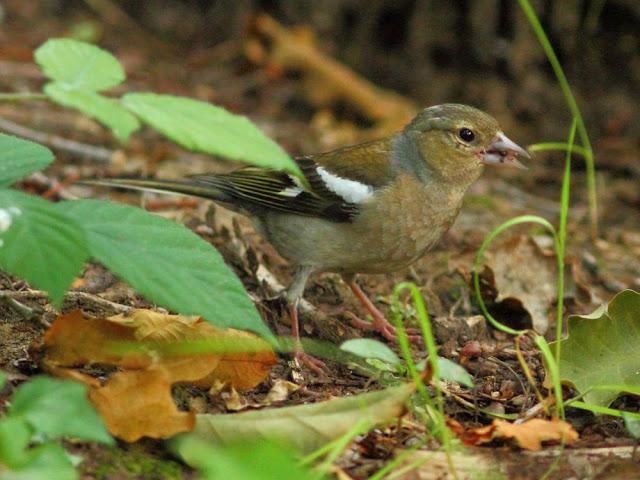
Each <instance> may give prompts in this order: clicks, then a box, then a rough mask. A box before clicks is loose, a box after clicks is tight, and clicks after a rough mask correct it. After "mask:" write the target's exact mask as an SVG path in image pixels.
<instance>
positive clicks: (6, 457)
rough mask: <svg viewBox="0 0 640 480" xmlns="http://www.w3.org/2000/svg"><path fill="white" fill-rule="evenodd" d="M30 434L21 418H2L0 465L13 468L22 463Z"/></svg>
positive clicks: (0, 425) (0, 421)
mask: <svg viewBox="0 0 640 480" xmlns="http://www.w3.org/2000/svg"><path fill="white" fill-rule="evenodd" d="M31 434H32V432H31V429H29V426H28V425H27V424H26V423H25V422H24V420H23V419H22V418H11V417H4V418H3V419H2V420H0V465H8V466H9V467H12V468H15V467H17V466H18V465H20V464H21V463H22V462H24V460H25V457H26V454H27V446H28V445H29V441H30V440H31ZM0 469H1V467H0Z"/></svg>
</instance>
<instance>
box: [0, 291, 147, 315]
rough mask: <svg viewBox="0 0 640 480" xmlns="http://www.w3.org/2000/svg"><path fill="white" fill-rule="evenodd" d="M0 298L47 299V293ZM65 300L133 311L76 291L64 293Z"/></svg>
mask: <svg viewBox="0 0 640 480" xmlns="http://www.w3.org/2000/svg"><path fill="white" fill-rule="evenodd" d="M0 297H4V298H7V299H36V300H39V299H49V295H48V294H47V292H43V291H42V290H24V291H20V292H11V291H6V290H5V291H1V292H0ZM64 298H65V300H71V301H84V302H92V303H93V304H95V305H100V306H102V307H105V308H109V309H112V310H115V311H116V312H118V313H129V312H130V311H131V310H133V309H134V308H133V307H129V306H127V305H122V304H121V303H116V302H112V301H111V300H107V299H106V298H102V297H99V296H98V295H94V294H91V293H87V292H79V291H76V290H73V291H70V292H67V293H65V295H64Z"/></svg>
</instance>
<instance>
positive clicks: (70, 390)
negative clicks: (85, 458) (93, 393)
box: [9, 377, 114, 445]
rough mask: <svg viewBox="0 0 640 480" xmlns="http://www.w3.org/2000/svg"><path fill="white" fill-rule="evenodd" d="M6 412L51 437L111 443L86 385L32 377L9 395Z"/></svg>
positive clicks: (111, 440) (35, 430)
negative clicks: (9, 402) (9, 399)
mask: <svg viewBox="0 0 640 480" xmlns="http://www.w3.org/2000/svg"><path fill="white" fill-rule="evenodd" d="M9 416H10V417H13V418H21V419H24V420H25V421H26V422H27V423H28V424H29V425H30V426H31V428H33V430H34V432H38V433H43V434H45V435H47V436H49V437H51V438H60V437H75V438H79V439H82V440H91V441H96V442H101V443H106V444H110V445H111V444H113V443H114V442H113V439H112V438H111V435H109V433H108V432H107V430H106V428H105V426H104V424H103V423H102V420H101V419H100V417H99V416H98V414H97V413H96V411H95V409H94V408H93V406H92V405H91V404H90V403H89V400H88V399H87V390H86V387H85V386H84V385H81V384H79V383H76V382H72V381H70V380H58V379H55V378H50V377H36V378H33V379H32V380H30V381H29V382H27V383H25V384H23V385H21V386H20V387H19V388H18V389H17V390H16V393H15V394H14V395H13V397H12V400H11V406H10V408H9Z"/></svg>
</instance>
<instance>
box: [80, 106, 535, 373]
mask: <svg viewBox="0 0 640 480" xmlns="http://www.w3.org/2000/svg"><path fill="white" fill-rule="evenodd" d="M518 156H521V157H526V158H530V157H529V155H528V153H527V152H526V151H525V150H524V149H523V148H522V147H520V146H518V145H517V144H515V143H514V142H513V141H511V140H509V138H507V137H506V136H505V134H504V133H502V131H501V130H500V128H499V126H498V123H497V121H496V120H495V119H494V118H492V117H491V116H489V115H487V114H486V113H484V112H482V111H480V110H477V109H475V108H473V107H470V106H467V105H459V104H444V105H437V106H433V107H429V108H426V109H424V110H422V111H421V112H420V113H419V114H418V115H417V116H416V117H415V118H414V119H413V120H412V121H411V123H409V124H408V125H407V126H406V127H405V128H404V130H403V131H402V132H399V133H397V134H396V135H393V136H391V137H389V138H384V139H381V140H375V141H372V142H367V143H363V144H359V145H353V146H349V147H344V148H340V149H337V150H333V151H331V152H326V153H321V154H319V155H310V156H305V157H301V158H297V159H296V161H297V163H298V165H299V166H300V169H301V171H302V173H303V174H304V177H305V180H306V182H302V181H301V180H300V179H299V178H296V177H294V176H292V175H289V174H287V173H284V172H280V171H275V170H268V169H263V168H256V167H245V168H240V169H238V170H236V171H234V172H231V173H228V174H203V175H195V176H192V177H189V178H187V179H185V180H176V181H174V180H154V179H139V180H138V179H104V180H97V181H94V182H91V183H97V184H102V185H108V186H117V187H124V188H132V189H142V190H155V191H162V192H173V193H179V194H186V195H192V196H196V197H202V198H206V199H211V200H215V201H217V202H220V203H222V204H224V205H225V206H227V207H228V208H231V209H232V210H235V211H239V212H241V213H244V214H246V215H248V216H249V217H250V218H251V219H252V220H253V223H254V224H255V226H256V229H257V230H258V231H259V232H260V233H261V234H262V235H264V236H265V237H266V238H267V239H268V240H269V241H270V242H271V243H272V244H273V245H274V247H275V248H276V249H277V250H278V252H279V253H280V254H281V255H282V256H284V257H285V258H287V259H289V260H291V261H292V262H293V263H295V264H296V266H297V269H296V272H295V274H294V276H293V280H292V282H291V284H290V285H289V287H288V288H287V290H286V291H285V297H286V299H287V300H288V301H289V305H290V315H291V324H292V327H291V329H292V334H293V336H294V337H295V338H296V339H299V326H298V310H297V304H298V302H299V301H300V299H301V298H302V294H303V291H304V287H305V284H306V282H307V279H308V278H309V275H310V274H311V273H312V272H314V271H328V272H337V273H339V274H341V275H342V278H343V279H344V280H345V282H346V283H347V284H348V285H349V287H350V288H351V290H352V291H353V293H354V294H355V295H356V297H357V298H358V300H359V301H360V302H361V303H362V304H363V306H364V307H365V308H366V310H367V311H368V312H369V313H370V314H371V316H372V318H373V322H366V321H363V320H360V319H359V318H357V317H355V316H353V319H352V320H353V323H354V325H356V326H358V327H360V328H368V329H375V330H377V331H379V332H380V333H381V334H382V335H383V336H384V337H386V338H388V339H395V338H396V336H395V328H394V327H393V326H392V325H391V324H390V323H389V322H388V321H387V320H386V319H385V317H384V315H383V314H382V313H381V312H380V311H379V310H378V309H377V308H376V307H375V305H374V304H373V303H372V302H371V300H369V298H368V297H367V296H366V294H365V293H364V292H363V291H362V290H361V289H360V287H359V286H358V285H357V283H356V282H355V276H356V274H358V273H378V274H380V273H388V272H391V271H394V270H398V269H402V268H405V267H407V266H408V265H410V264H411V263H413V262H414V261H416V260H417V259H418V258H420V257H422V256H423V255H424V254H425V252H427V251H428V250H429V249H430V248H432V247H433V246H434V245H435V244H436V243H437V242H438V240H439V239H440V238H441V237H442V236H443V234H444V233H445V232H446V231H447V230H448V229H449V227H451V225H452V224H453V222H454V220H455V219H456V217H457V215H458V212H459V211H460V208H461V206H462V198H463V196H464V193H465V192H466V190H467V189H468V187H469V186H470V185H471V184H472V183H473V182H474V181H475V180H476V179H477V178H478V177H479V176H480V174H481V173H482V170H483V167H484V165H485V164H489V165H505V166H516V167H520V168H525V167H523V165H522V164H521V163H520V162H519V161H518V159H517V157H518ZM296 358H297V359H299V360H300V361H302V362H303V363H305V364H307V365H308V366H309V367H311V368H312V369H314V370H316V371H317V370H320V369H322V368H323V366H324V365H323V363H322V362H321V361H319V360H318V359H315V358H313V357H311V356H309V355H306V354H305V353H304V352H303V351H302V349H301V348H299V349H298V351H297V353H296Z"/></svg>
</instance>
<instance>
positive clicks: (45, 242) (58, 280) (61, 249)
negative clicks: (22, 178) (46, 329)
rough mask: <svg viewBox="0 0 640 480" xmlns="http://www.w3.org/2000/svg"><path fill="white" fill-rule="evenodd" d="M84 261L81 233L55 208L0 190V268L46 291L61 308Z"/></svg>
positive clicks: (32, 198)
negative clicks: (66, 293)
mask: <svg viewBox="0 0 640 480" xmlns="http://www.w3.org/2000/svg"><path fill="white" fill-rule="evenodd" d="M87 258H88V252H87V249H86V245H85V236H84V232H83V231H82V229H81V228H80V227H79V226H78V224H77V223H76V222H75V221H74V220H73V219H71V218H70V217H69V216H67V215H65V214H63V213H61V212H60V211H59V210H58V209H57V208H56V206H55V205H54V204H52V203H50V202H47V201H45V200H42V199H41V198H38V197H35V196H32V195H27V194H25V193H22V192H18V191H15V190H0V268H2V269H3V270H5V271H6V272H8V273H10V274H12V275H17V276H19V277H21V278H24V279H25V280H27V281H28V282H29V283H31V284H32V285H35V286H36V287H38V288H41V289H43V290H46V291H47V292H48V293H49V296H50V297H51V300H52V301H53V303H54V304H55V305H60V304H61V303H62V299H63V296H64V292H65V291H66V290H67V288H68V287H69V285H70V284H71V282H72V281H73V279H74V278H75V277H76V276H77V275H78V273H80V269H81V268H82V265H83V264H84V262H85V261H86V260H87Z"/></svg>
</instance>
